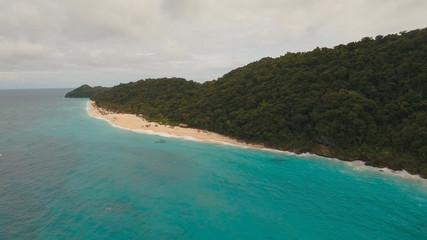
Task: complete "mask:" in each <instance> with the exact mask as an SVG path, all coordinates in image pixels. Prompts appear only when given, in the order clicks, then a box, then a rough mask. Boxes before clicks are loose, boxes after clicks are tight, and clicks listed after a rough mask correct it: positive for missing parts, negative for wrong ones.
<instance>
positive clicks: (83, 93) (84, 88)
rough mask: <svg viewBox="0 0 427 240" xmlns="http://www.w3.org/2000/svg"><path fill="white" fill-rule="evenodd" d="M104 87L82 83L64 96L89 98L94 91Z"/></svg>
mask: <svg viewBox="0 0 427 240" xmlns="http://www.w3.org/2000/svg"><path fill="white" fill-rule="evenodd" d="M105 89H106V88H104V87H100V86H97V87H91V86H89V85H86V84H84V85H81V86H80V87H78V88H76V89H74V90H73V91H71V92H68V93H67V94H65V97H66V98H90V97H91V96H92V95H93V94H94V93H96V92H98V91H102V90H105Z"/></svg>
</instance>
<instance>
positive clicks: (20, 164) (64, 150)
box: [0, 89, 427, 240]
mask: <svg viewBox="0 0 427 240" xmlns="http://www.w3.org/2000/svg"><path fill="white" fill-rule="evenodd" d="M67 91H68V90H67V89H56V90H0V239H222V240H224V239H329V240H330V239H399V240H404V239H411V240H413V239H424V240H425V239H427V184H426V181H425V180H421V179H419V178H416V177H413V178H410V177H405V175H402V176H401V175H399V174H391V173H389V172H381V171H377V170H374V169H373V168H368V167H363V166H362V167H360V165H358V164H351V163H347V162H342V161H338V160H334V159H327V158H322V157H317V156H314V155H310V154H303V155H295V154H291V153H286V152H279V151H265V150H257V149H248V148H242V147H236V146H230V145H222V144H210V143H204V142H197V141H189V140H184V139H179V138H166V137H159V136H156V135H147V134H141V133H137V132H133V131H130V130H125V129H120V128H116V127H113V126H111V125H110V124H109V123H108V122H106V121H102V120H99V119H96V118H93V117H91V116H89V115H88V113H87V111H86V103H87V99H66V98H64V97H63V96H64V94H65V93H66V92H67ZM159 138H162V139H164V140H165V143H156V141H158V139H159Z"/></svg>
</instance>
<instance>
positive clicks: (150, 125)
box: [0, 101, 427, 186]
mask: <svg viewBox="0 0 427 240" xmlns="http://www.w3.org/2000/svg"><path fill="white" fill-rule="evenodd" d="M87 110H88V112H89V114H90V115H92V116H94V117H96V118H101V119H104V120H107V121H108V122H110V123H112V124H114V125H116V126H119V127H123V128H127V129H131V130H141V132H143V133H144V132H146V133H152V134H159V135H160V136H165V135H166V136H170V137H179V138H185V139H193V140H199V141H203V142H210V143H226V144H233V145H236V146H242V147H250V148H257V149H263V150H269V151H274V152H282V153H286V154H290V155H299V156H301V157H304V156H309V157H317V158H321V159H329V160H332V161H337V160H339V159H336V158H327V157H321V156H318V155H315V154H310V153H303V154H295V153H292V152H288V151H280V150H275V149H269V148H265V147H264V146H263V145H256V144H247V143H244V142H242V141H238V140H236V139H233V138H229V137H227V136H224V135H220V134H217V133H212V132H207V131H203V130H200V129H194V128H183V127H178V126H175V127H173V126H169V125H161V124H159V123H155V122H148V121H147V120H145V119H144V118H142V117H138V116H136V115H134V114H123V113H113V112H109V111H106V110H104V109H100V108H98V107H96V105H95V102H93V101H88V103H87ZM0 156H1V155H0ZM340 161H341V160H340ZM347 163H348V164H349V165H350V166H351V167H352V168H353V169H354V170H356V171H360V170H362V171H366V170H368V171H376V172H381V173H383V174H388V175H394V176H399V177H402V178H406V179H410V180H415V181H417V182H420V183H422V184H423V185H424V186H427V179H423V178H422V177H420V176H419V175H412V174H410V173H408V172H407V171H405V170H400V171H394V170H391V169H388V168H376V167H371V166H367V165H365V163H364V162H363V161H352V162H347Z"/></svg>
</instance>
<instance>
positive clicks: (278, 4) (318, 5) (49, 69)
mask: <svg viewBox="0 0 427 240" xmlns="http://www.w3.org/2000/svg"><path fill="white" fill-rule="evenodd" d="M0 9H1V10H0V11H1V12H0V13H1V14H0V22H1V23H2V24H0V71H1V72H3V74H1V75H0V88H4V86H14V85H15V86H19V87H22V86H24V85H25V84H24V83H26V84H27V85H26V86H28V87H41V86H59V85H61V84H63V86H64V87H72V86H78V85H80V84H83V83H89V84H92V85H108V84H110V85H114V84H118V83H120V82H129V81H134V80H137V79H141V78H147V77H171V76H177V77H185V78H188V79H192V80H196V81H200V82H202V81H207V80H212V79H215V78H218V77H220V76H222V75H223V74H225V73H227V72H228V71H230V70H232V69H233V68H236V67H239V66H242V65H245V64H247V63H249V62H252V61H255V60H258V59H260V58H262V57H265V56H271V57H277V56H281V55H283V54H285V53H286V52H288V51H291V52H295V51H309V50H312V49H313V48H315V47H317V46H320V47H323V46H326V47H333V46H334V45H337V44H340V43H347V42H350V41H357V40H360V39H361V38H362V37H365V36H376V35H380V34H381V35H385V34H389V33H396V32H399V31H403V30H412V29H417V28H424V27H426V26H425V23H426V22H427V17H426V15H425V12H427V2H426V1H423V0H394V1H386V0H374V1H373V0H349V1H337V0H323V1H314V0H307V1H294V0H250V1H248V0H233V1H226V0H215V1H214V0H204V1H200V0H182V1H174V0H144V1H140V0H127V1H118V0H104V1H99V0H84V1H83V0H77V1H76V0H62V1H51V0H14V1H1V2H0ZM6 73H7V74H6ZM18 76H19V77H18ZM18 78H19V79H21V80H20V82H19V84H18V83H17V81H18V80H17V79H18ZM15 83H16V84H15Z"/></svg>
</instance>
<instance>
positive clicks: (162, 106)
mask: <svg viewBox="0 0 427 240" xmlns="http://www.w3.org/2000/svg"><path fill="white" fill-rule="evenodd" d="M426 39H427V28H425V29H420V30H413V31H409V32H400V33H399V34H390V35H387V36H377V37H375V38H370V37H365V38H363V39H362V40H361V41H358V42H351V43H348V44H346V45H338V46H335V47H334V48H316V49H314V50H312V51H309V52H298V53H286V54H285V55H284V56H281V57H278V58H269V57H267V58H263V59H261V60H259V61H256V62H253V63H250V64H248V65H246V66H243V67H240V68H237V69H235V70H232V71H231V72H229V73H227V74H225V75H224V76H223V77H221V78H218V79H217V80H212V81H208V82H204V83H198V82H194V81H187V80H185V79H182V78H161V79H145V80H140V81H137V82H130V83H127V84H120V85H117V86H114V87H112V88H101V87H96V89H92V88H91V87H89V86H87V85H84V86H82V87H79V88H77V89H75V90H73V91H72V92H70V93H68V94H67V97H90V99H91V100H93V101H94V102H95V103H96V106H97V107H99V108H102V109H105V110H107V111H114V112H118V113H130V114H133V115H137V116H143V117H144V118H146V119H147V120H149V121H151V122H162V123H164V124H168V125H170V126H178V125H179V124H180V123H181V124H185V125H186V126H188V127H191V128H196V129H203V130H206V131H209V132H214V133H219V134H222V135H226V136H229V137H231V138H234V139H238V140H241V141H244V142H247V143H253V144H261V145H263V146H265V147H268V148H274V149H279V150H287V151H292V152H296V153H303V152H310V153H313V154H317V155H321V156H326V157H336V158H339V159H341V160H349V161H351V160H362V161H364V162H365V163H366V164H368V165H371V166H375V167H388V168H391V169H393V170H402V169H404V170H406V171H408V172H410V173H412V174H419V175H420V176H422V177H424V178H426V177H427V99H426V90H427V54H426V53H427V41H426Z"/></svg>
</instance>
